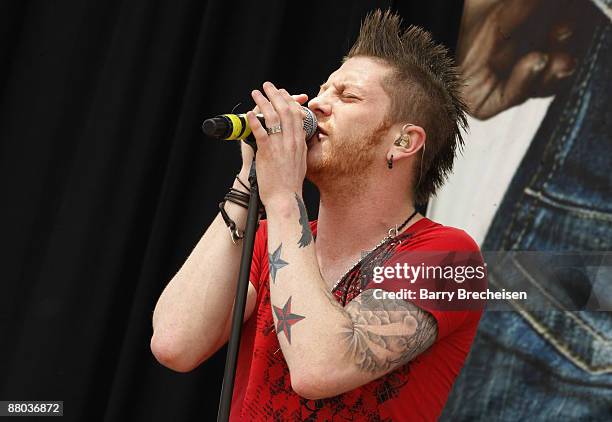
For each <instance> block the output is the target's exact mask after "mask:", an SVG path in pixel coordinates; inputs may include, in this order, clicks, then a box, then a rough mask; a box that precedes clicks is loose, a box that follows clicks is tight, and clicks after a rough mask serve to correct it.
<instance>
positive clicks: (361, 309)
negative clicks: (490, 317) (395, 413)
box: [343, 289, 438, 372]
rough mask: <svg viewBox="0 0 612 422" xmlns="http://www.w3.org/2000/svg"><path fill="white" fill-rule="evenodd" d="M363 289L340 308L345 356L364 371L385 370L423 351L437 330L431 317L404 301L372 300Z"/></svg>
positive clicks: (371, 292) (434, 336) (434, 337)
mask: <svg viewBox="0 0 612 422" xmlns="http://www.w3.org/2000/svg"><path fill="white" fill-rule="evenodd" d="M373 295H374V290H373V289H370V290H365V291H364V292H363V293H361V294H360V295H359V296H358V297H356V298H355V299H354V300H352V301H351V302H350V303H349V304H348V305H347V306H346V307H345V308H344V310H345V311H346V312H347V313H348V315H349V317H350V321H349V322H348V323H346V324H345V326H344V327H343V328H344V331H343V333H344V336H343V341H344V342H345V345H346V346H347V354H348V358H349V359H350V360H351V361H354V362H355V363H356V364H357V366H358V367H359V368H360V369H362V370H364V371H368V372H387V371H389V370H392V369H395V368H397V367H399V366H401V365H404V364H406V363H407V362H409V361H410V360H412V359H413V358H414V357H416V356H417V355H419V354H420V353H422V352H423V351H425V350H427V349H428V348H429V346H431V345H432V344H433V342H434V341H435V339H436V336H437V333H438V327H437V323H436V320H435V319H434V317H433V316H432V315H431V314H430V313H428V312H427V311H424V310H422V309H420V308H418V307H417V306H415V305H414V304H412V303H410V302H407V301H405V300H401V299H398V300H391V299H375V298H374V296H373Z"/></svg>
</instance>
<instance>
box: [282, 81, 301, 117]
mask: <svg viewBox="0 0 612 422" xmlns="http://www.w3.org/2000/svg"><path fill="white" fill-rule="evenodd" d="M279 92H280V93H281V95H282V96H283V97H284V98H285V100H286V101H287V103H288V104H290V105H291V104H292V103H295V105H294V106H293V108H294V109H295V111H296V112H299V113H300V115H301V116H302V119H304V118H306V111H304V108H303V107H302V103H300V102H299V101H296V100H295V99H294V98H293V96H291V95H289V93H288V92H287V90H286V89H284V88H281V89H279Z"/></svg>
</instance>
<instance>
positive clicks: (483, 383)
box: [441, 1, 612, 421]
mask: <svg viewBox="0 0 612 422" xmlns="http://www.w3.org/2000/svg"><path fill="white" fill-rule="evenodd" d="M600 3H601V2H600ZM593 4H594V3H591V2H586V1H585V7H593V8H595V6H593ZM598 10H599V9H598ZM599 17H600V18H601V19H597V20H595V21H594V22H593V25H592V37H591V40H590V42H589V43H588V44H587V45H586V48H585V50H584V53H583V54H584V55H583V57H582V59H581V60H580V61H579V62H578V66H577V68H576V71H575V73H574V75H573V76H572V78H573V79H572V81H571V83H570V85H569V87H568V89H567V90H565V91H564V92H562V93H560V94H558V95H557V96H556V97H555V99H554V101H553V103H552V104H551V106H550V108H549V110H548V112H547V114H546V117H545V118H544V120H543V122H542V124H541V126H540V128H539V129H538V132H537V133H536V135H535V137H534V139H533V141H532V143H531V145H530V147H529V149H528V151H527V153H526V154H525V157H524V158H523V160H522V161H521V164H520V166H519V168H518V170H517V172H516V174H515V175H514V177H513V179H512V182H511V183H510V186H509V188H508V190H507V192H506V194H505V196H504V199H503V201H502V203H501V204H500V207H499V209H498V210H497V213H496V215H495V217H494V219H493V223H492V225H491V228H490V229H489V231H488V233H487V236H486V238H485V241H484V243H483V245H482V250H483V251H484V252H485V253H486V251H551V252H555V251H558V252H561V251H575V252H579V251H584V252H588V251H599V252H605V251H608V252H609V251H612V192H611V190H612V102H611V96H610V94H611V93H612V74H611V73H612V72H611V69H612V25H611V24H610V20H609V18H608V17H606V16H604V14H603V13H601V10H599ZM509 265H510V264H509ZM608 265H611V264H610V262H609V260H608ZM521 270H522V271H523V272H524V273H525V279H526V280H527V282H528V283H531V284H532V286H533V288H534V289H537V290H538V291H542V292H545V297H547V298H548V301H549V303H548V304H547V305H546V306H544V307H542V308H539V309H528V308H526V307H523V306H521V304H520V303H513V304H512V306H511V308H512V309H513V310H512V311H493V310H489V311H487V312H485V314H484V315H483V318H482V320H481V323H480V327H479V330H478V334H477V336H476V339H475V341H474V344H473V346H472V349H471V352H470V354H469V356H468V359H467V361H466V365H465V366H464V368H463V369H462V372H461V374H460V375H459V377H458V378H457V381H456V383H455V385H454V387H453V390H452V392H451V394H450V397H449V400H448V402H447V405H446V407H445V409H444V411H443V414H442V417H441V420H444V421H474V420H486V421H517V420H528V421H540V420H543V421H545V420H581V421H612V313H611V312H609V307H608V308H607V309H608V310H607V311H606V310H605V309H606V306H608V305H609V304H610V298H609V297H604V295H605V292H609V291H610V284H611V283H612V280H611V279H610V278H609V277H607V276H605V274H608V275H609V274H610V271H607V272H606V271H602V272H600V274H604V277H599V278H598V279H597V280H593V279H589V278H588V277H586V278H584V279H583V280H582V279H581V280H579V282H574V283H572V282H571V281H572V280H568V281H569V282H568V283H567V284H559V283H557V284H554V285H551V283H552V282H553V280H550V279H546V278H545V277H538V276H537V275H534V274H531V273H529V271H525V269H524V268H523V269H521ZM603 270H605V268H604V269H603ZM608 270H609V268H608ZM502 274H503V272H502ZM606 279H607V280H606ZM489 282H490V284H491V285H492V286H493V287H495V288H499V289H501V288H505V289H509V290H513V286H512V280H509V279H507V278H505V277H503V276H495V277H491V278H490V279H489ZM598 292H599V293H598ZM597 294H599V295H600V298H599V300H597V298H596V297H595V296H597ZM568 298H570V299H572V300H574V301H575V302H576V303H583V304H585V305H586V304H587V303H588V304H590V305H591V306H585V308H584V309H588V310H584V311H576V310H575V308H573V309H569V308H567V307H565V306H564V303H567V300H568ZM593 304H599V305H601V306H602V308H599V310H593V309H594V308H593Z"/></svg>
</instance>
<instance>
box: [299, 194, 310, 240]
mask: <svg viewBox="0 0 612 422" xmlns="http://www.w3.org/2000/svg"><path fill="white" fill-rule="evenodd" d="M295 200H296V201H297V204H298V208H299V209H300V226H302V237H300V240H299V241H298V245H299V247H300V248H305V247H306V246H308V245H310V243H311V242H312V231H311V230H310V224H308V213H307V212H306V206H305V205H304V201H302V198H300V197H299V196H298V194H297V193H296V194H295Z"/></svg>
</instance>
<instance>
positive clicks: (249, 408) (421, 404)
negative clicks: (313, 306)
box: [230, 218, 482, 422]
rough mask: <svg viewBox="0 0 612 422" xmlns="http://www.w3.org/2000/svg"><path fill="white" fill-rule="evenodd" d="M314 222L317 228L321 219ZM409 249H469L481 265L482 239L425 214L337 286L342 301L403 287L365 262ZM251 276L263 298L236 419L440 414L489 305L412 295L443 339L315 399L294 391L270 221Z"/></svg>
mask: <svg viewBox="0 0 612 422" xmlns="http://www.w3.org/2000/svg"><path fill="white" fill-rule="evenodd" d="M311 227H312V230H313V233H314V234H316V222H313V223H311ZM403 251H404V252H405V251H411V252H412V251H468V252H471V253H472V255H474V254H475V255H476V256H477V257H478V258H477V260H478V261H479V262H480V263H481V264H482V257H481V256H480V252H479V249H478V246H477V244H476V243H475V242H474V241H473V240H472V239H471V238H470V237H469V236H468V235H467V234H466V233H465V232H464V231H462V230H459V229H455V228H452V227H446V226H443V225H440V224H438V223H435V222H433V221H431V220H429V219H427V218H423V219H421V220H419V221H417V222H416V223H414V224H413V225H412V226H410V227H409V228H408V229H406V230H405V231H404V232H403V233H402V234H400V235H399V236H397V237H396V238H395V239H394V240H393V241H392V242H389V243H387V244H385V245H383V246H381V247H379V248H378V249H376V250H375V251H374V252H372V253H371V254H370V255H369V256H368V258H366V259H365V260H364V262H363V263H362V264H360V265H358V266H357V267H355V268H354V269H352V270H351V271H349V273H348V274H347V275H345V276H344V277H343V279H342V281H341V283H339V285H338V286H337V288H336V290H335V291H334V294H335V296H336V298H337V299H338V301H339V302H340V303H341V304H346V303H348V302H350V300H352V299H353V298H354V297H355V296H357V295H358V294H359V293H360V292H361V291H363V290H364V289H369V288H383V289H385V290H397V287H396V286H394V285H392V284H390V283H372V280H371V277H370V276H369V275H368V274H369V273H371V272H370V271H367V270H366V268H365V267H368V266H369V267H370V268H369V269H370V270H371V267H372V265H381V264H382V265H387V264H388V263H391V262H392V263H394V262H395V261H397V259H398V257H402V256H403V255H402V252H403ZM447 255H448V254H446V256H447ZM370 256H373V257H374V258H372V259H369V257H370ZM394 259H395V261H394ZM400 260H401V258H400ZM477 263H478V262H477ZM250 280H251V283H252V284H253V286H254V287H255V289H256V291H257V301H256V306H255V310H254V311H253V314H252V315H251V317H250V318H249V320H248V321H247V322H246V323H245V325H244V327H243V332H242V339H241V344H240V354H239V357H238V368H237V372H236V381H235V390H234V396H233V401H232V412H231V418H230V419H231V420H232V421H249V422H250V421H404V420H410V421H412V420H436V419H437V417H438V416H439V415H440V413H441V411H442V408H443V407H444V404H445V402H446V399H447V397H448V394H449V392H450V389H451V386H452V384H453V382H454V380H455V378H456V377H457V375H458V374H459V371H460V370H461V367H462V366H463V363H464V360H465V357H466V355H467V353H468V351H469V349H470V346H471V344H472V340H473V338H474V335H475V333H476V328H477V326H478V321H479V319H480V315H481V313H482V309H478V310H466V311H448V310H444V311H442V310H439V308H437V307H436V306H434V305H432V303H430V302H428V301H418V300H417V301H412V302H413V303H415V304H416V305H417V306H419V307H421V308H424V309H427V310H428V311H429V312H430V313H431V314H432V315H433V316H434V317H435V319H436V321H437V323H438V337H437V339H436V341H435V343H434V344H433V345H432V346H431V347H430V348H429V349H428V350H427V351H425V352H424V353H421V354H420V355H419V356H417V357H416V358H415V359H413V360H412V361H411V362H409V363H408V364H406V365H404V366H402V367H400V368H398V369H396V370H394V371H392V372H390V373H388V374H387V375H385V376H383V377H380V378H378V379H376V380H374V381H372V382H370V383H368V384H366V385H363V386H361V387H359V388H356V389H355V390H352V391H349V392H346V393H344V394H340V395H338V396H336V397H332V398H327V399H322V400H308V399H305V398H303V397H300V396H299V395H297V394H296V393H295V392H294V391H293V390H292V389H291V381H290V373H289V368H288V366H287V363H286V361H285V359H284V358H283V354H282V350H280V345H279V342H278V339H277V336H276V332H275V329H274V321H273V318H272V310H271V305H270V289H269V272H268V249H267V225H266V221H262V222H261V224H260V227H259V229H258V232H257V236H256V239H255V249H254V254H253V262H252V266H251V276H250ZM415 285H418V283H417V284H415ZM415 285H413V286H415Z"/></svg>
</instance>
